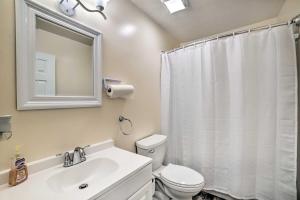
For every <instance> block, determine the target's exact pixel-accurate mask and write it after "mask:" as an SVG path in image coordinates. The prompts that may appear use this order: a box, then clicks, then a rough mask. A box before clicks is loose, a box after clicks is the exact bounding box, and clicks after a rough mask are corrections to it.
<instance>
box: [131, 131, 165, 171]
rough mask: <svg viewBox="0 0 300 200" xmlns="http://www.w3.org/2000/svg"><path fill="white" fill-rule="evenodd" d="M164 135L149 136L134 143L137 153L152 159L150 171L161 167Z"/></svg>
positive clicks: (163, 152) (163, 153)
mask: <svg viewBox="0 0 300 200" xmlns="http://www.w3.org/2000/svg"><path fill="white" fill-rule="evenodd" d="M166 140H167V136H165V135H158V134H155V135H151V136H149V137H146V138H144V139H142V140H139V141H137V142H136V147H137V153H138V154H140V155H143V156H147V157H150V158H152V170H153V171H155V170H156V169H158V168H160V167H161V166H162V163H163V161H164V158H165V154H166Z"/></svg>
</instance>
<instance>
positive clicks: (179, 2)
mask: <svg viewBox="0 0 300 200" xmlns="http://www.w3.org/2000/svg"><path fill="white" fill-rule="evenodd" d="M161 1H162V2H163V3H164V4H165V6H166V7H167V8H168V10H169V11H170V13H171V14H173V13H175V12H178V11H181V10H184V9H186V8H187V0H161Z"/></svg>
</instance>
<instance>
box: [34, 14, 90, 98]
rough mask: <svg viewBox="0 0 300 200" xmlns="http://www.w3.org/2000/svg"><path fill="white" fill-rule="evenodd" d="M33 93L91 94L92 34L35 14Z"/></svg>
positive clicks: (46, 94) (38, 94)
mask: <svg viewBox="0 0 300 200" xmlns="http://www.w3.org/2000/svg"><path fill="white" fill-rule="evenodd" d="M35 55H36V56H35V57H36V58H35V59H36V60H35V67H34V70H33V73H34V76H33V77H34V80H33V82H34V93H35V94H34V96H93V95H94V88H93V84H94V80H93V74H94V72H93V38H91V37H89V36H86V35H83V34H81V33H78V32H75V31H73V30H70V29H68V28H66V27H63V26H61V25H58V24H55V23H53V22H50V21H48V20H46V19H43V18H41V17H36V54H35Z"/></svg>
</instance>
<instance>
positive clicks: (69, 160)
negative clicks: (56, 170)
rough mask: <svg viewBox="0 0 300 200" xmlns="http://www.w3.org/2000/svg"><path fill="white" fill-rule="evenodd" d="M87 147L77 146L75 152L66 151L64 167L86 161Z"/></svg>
mask: <svg viewBox="0 0 300 200" xmlns="http://www.w3.org/2000/svg"><path fill="white" fill-rule="evenodd" d="M86 147H88V146H86ZM86 147H84V148H82V147H76V148H75V149H74V151H73V153H69V152H66V153H65V155H64V167H71V166H73V165H76V164H79V163H82V162H84V161H86V157H85V156H86V154H85V151H84V149H85V148H86Z"/></svg>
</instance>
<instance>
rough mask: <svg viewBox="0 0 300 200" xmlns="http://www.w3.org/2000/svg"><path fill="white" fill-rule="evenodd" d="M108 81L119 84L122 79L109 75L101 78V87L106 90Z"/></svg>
mask: <svg viewBox="0 0 300 200" xmlns="http://www.w3.org/2000/svg"><path fill="white" fill-rule="evenodd" d="M109 83H114V84H120V83H122V81H121V80H118V79H113V78H109V77H106V78H103V87H104V88H105V89H106V90H107V89H108V84H109Z"/></svg>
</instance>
